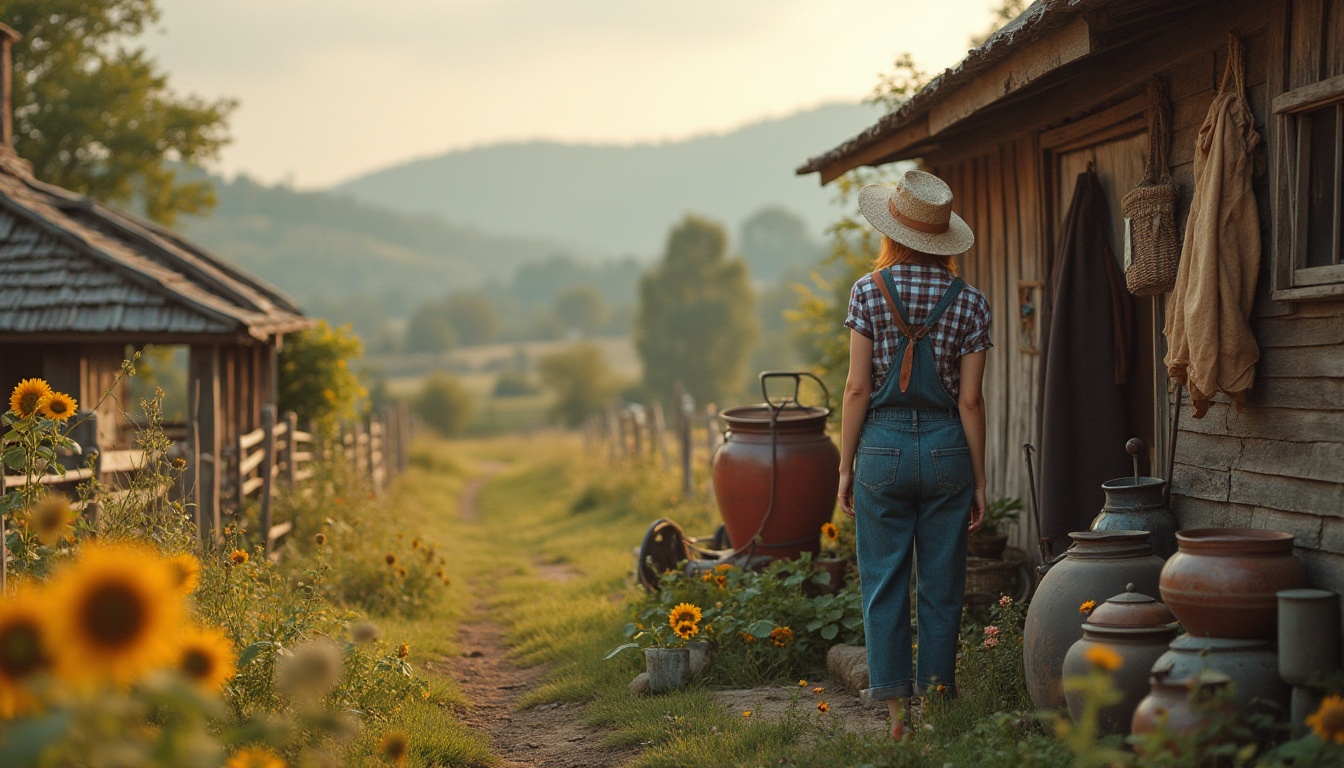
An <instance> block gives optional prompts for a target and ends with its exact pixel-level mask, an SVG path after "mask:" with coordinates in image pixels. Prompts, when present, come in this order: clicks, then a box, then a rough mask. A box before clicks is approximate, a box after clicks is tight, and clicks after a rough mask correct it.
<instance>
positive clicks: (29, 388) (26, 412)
mask: <svg viewBox="0 0 1344 768" xmlns="http://www.w3.org/2000/svg"><path fill="white" fill-rule="evenodd" d="M49 394H51V385H50V384H47V382H45V381H43V380H42V379H24V380H23V381H20V382H19V385H18V386H17V387H15V388H14V391H13V392H12V393H10V395H9V410H11V411H13V412H14V414H15V415H17V416H18V417H19V418H21V419H26V418H28V417H29V416H32V415H33V414H34V413H37V406H38V405H39V404H40V403H41V402H42V398H44V397H46V396H47V395H49Z"/></svg>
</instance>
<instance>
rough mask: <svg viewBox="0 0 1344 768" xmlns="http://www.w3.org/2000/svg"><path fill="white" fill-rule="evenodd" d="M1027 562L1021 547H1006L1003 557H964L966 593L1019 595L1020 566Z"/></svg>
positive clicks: (1020, 581) (1025, 554)
mask: <svg viewBox="0 0 1344 768" xmlns="http://www.w3.org/2000/svg"><path fill="white" fill-rule="evenodd" d="M1026 562H1027V551H1026V550H1025V549H1022V548H1021V547H1007V548H1006V549H1004V551H1003V558H1002V559H1000V560H994V559H990V558H985V557H968V558H966V594H968V595H988V596H991V597H994V598H998V597H1000V596H1001V595H1009V596H1011V597H1019V596H1020V594H1021V591H1022V586H1023V585H1022V566H1023V564H1025V563H1026Z"/></svg>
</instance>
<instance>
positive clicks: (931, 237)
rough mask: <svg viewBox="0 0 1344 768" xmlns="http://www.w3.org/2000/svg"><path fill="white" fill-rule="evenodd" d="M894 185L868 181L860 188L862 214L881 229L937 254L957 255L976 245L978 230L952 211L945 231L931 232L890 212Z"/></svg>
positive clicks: (922, 249)
mask: <svg viewBox="0 0 1344 768" xmlns="http://www.w3.org/2000/svg"><path fill="white" fill-rule="evenodd" d="M892 191H893V188H892V187H889V186H887V185H886V184H869V185H868V186H866V187H864V188H863V189H861V190H859V213H862V214H863V218H865V219H867V220H868V223H869V224H872V225H873V227H875V228H876V229H877V231H878V232H881V233H882V234H884V235H886V236H887V237H890V238H891V239H892V240H895V241H896V242H898V243H900V244H901V245H904V246H906V247H908V248H914V249H915V250H917V251H920V252H921V253H931V254H933V255H935V256H956V255H958V254H962V253H965V252H967V251H969V250H971V246H973V245H975V233H974V232H972V231H971V227H970V225H969V224H967V223H966V222H965V220H963V219H962V218H961V217H960V216H958V215H957V214H955V213H953V214H952V219H951V221H949V222H948V227H947V231H946V232H942V233H939V234H936V235H935V234H931V233H929V232H920V231H919V230H917V229H911V228H910V227H907V226H905V225H904V224H902V223H900V222H899V221H897V220H896V217H894V216H892V215H891V209H890V208H889V207H888V201H889V200H890V199H891V193H892Z"/></svg>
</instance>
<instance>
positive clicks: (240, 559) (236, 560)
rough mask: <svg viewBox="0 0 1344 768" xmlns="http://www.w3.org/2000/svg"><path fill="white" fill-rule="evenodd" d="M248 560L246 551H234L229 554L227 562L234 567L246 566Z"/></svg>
mask: <svg viewBox="0 0 1344 768" xmlns="http://www.w3.org/2000/svg"><path fill="white" fill-rule="evenodd" d="M247 559H248V554H247V550H245V549H235V550H233V551H232V552H230V553H229V561H230V562H232V563H233V564H234V565H246V564H247Z"/></svg>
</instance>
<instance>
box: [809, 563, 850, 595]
mask: <svg viewBox="0 0 1344 768" xmlns="http://www.w3.org/2000/svg"><path fill="white" fill-rule="evenodd" d="M812 564H813V565H815V566H817V570H819V571H821V572H822V573H824V574H826V575H827V576H828V577H830V581H828V582H826V583H825V584H818V583H817V582H815V581H812V580H811V579H809V580H807V581H805V582H803V592H804V593H806V594H808V595H811V596H813V597H815V596H817V595H834V594H836V593H838V592H839V591H840V590H841V589H842V588H843V587H844V586H845V575H846V572H847V570H848V569H849V561H848V560H845V559H844V558H839V557H822V558H817V559H815V560H813V561H812Z"/></svg>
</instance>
